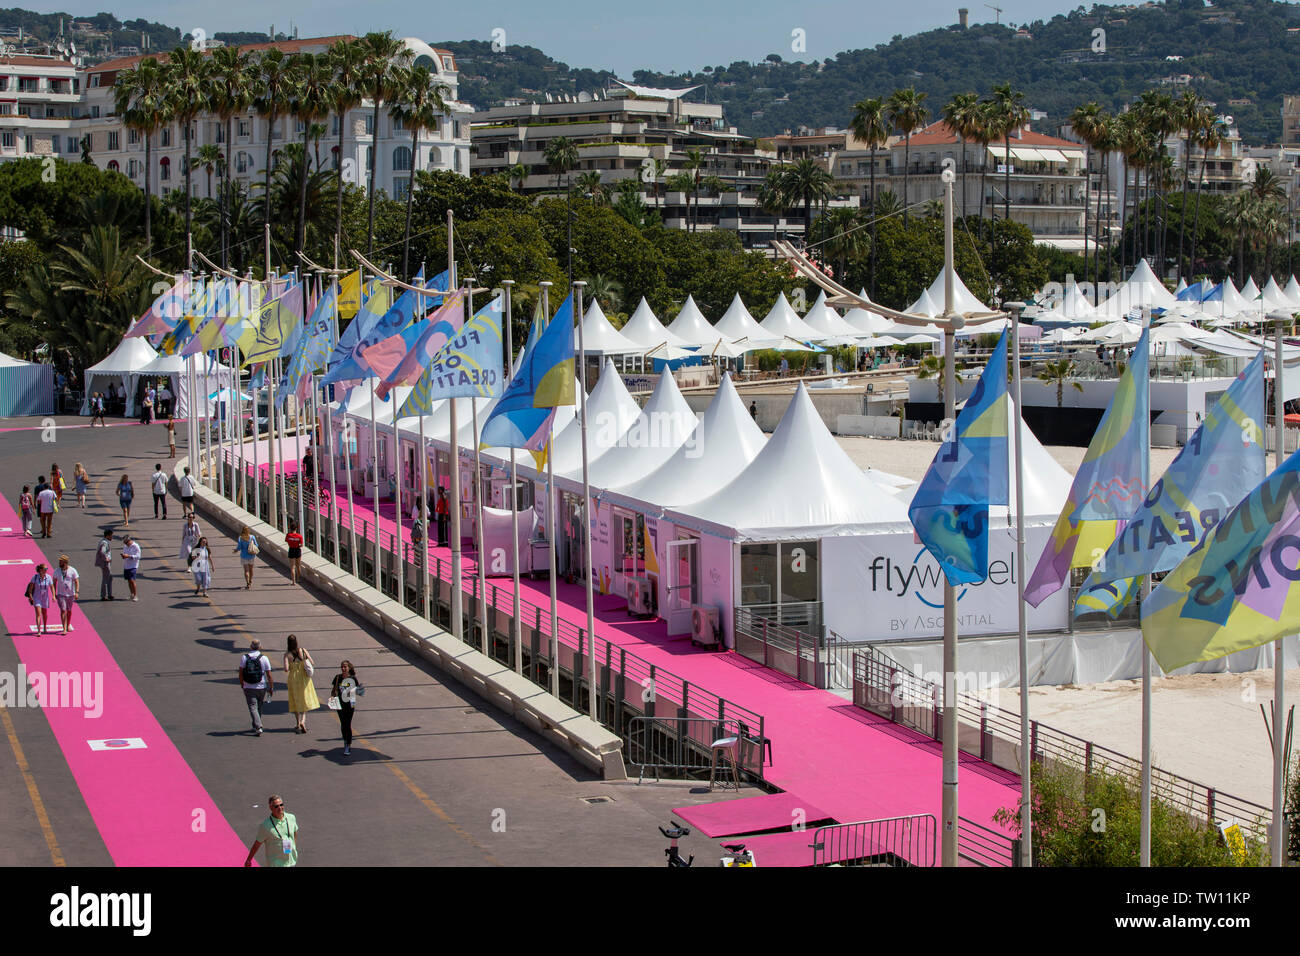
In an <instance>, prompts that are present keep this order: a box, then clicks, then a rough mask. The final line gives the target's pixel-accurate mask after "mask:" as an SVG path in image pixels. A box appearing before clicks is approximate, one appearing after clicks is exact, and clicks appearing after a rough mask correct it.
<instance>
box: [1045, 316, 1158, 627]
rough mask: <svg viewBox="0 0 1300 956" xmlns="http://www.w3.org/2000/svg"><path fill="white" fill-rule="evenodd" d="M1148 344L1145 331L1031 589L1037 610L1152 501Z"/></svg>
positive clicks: (1094, 439)
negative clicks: (1149, 490) (1148, 464)
mask: <svg viewBox="0 0 1300 956" xmlns="http://www.w3.org/2000/svg"><path fill="white" fill-rule="evenodd" d="M1148 341H1149V339H1148V330H1146V329H1143V330H1142V337H1141V338H1140V339H1138V344H1137V347H1136V348H1135V349H1134V350H1133V355H1132V360H1131V361H1130V362H1129V365H1128V367H1127V368H1125V369H1124V374H1123V375H1121V376H1120V379H1119V384H1118V386H1117V387H1116V388H1115V395H1114V397H1113V398H1112V399H1111V402H1110V406H1109V407H1108V408H1107V409H1106V412H1105V414H1104V415H1102V418H1101V424H1099V425H1098V426H1097V432H1096V434H1094V435H1093V436H1092V442H1091V443H1090V444H1089V445H1088V450H1087V452H1085V453H1084V456H1083V463H1082V464H1081V465H1080V466H1079V470H1078V472H1077V473H1076V474H1075V476H1074V483H1073V484H1071V485H1070V493H1069V495H1068V496H1067V497H1066V499H1065V507H1064V508H1062V509H1061V514H1060V517H1058V518H1057V519H1056V525H1055V527H1053V528H1052V533H1051V535H1050V536H1049V537H1048V539H1047V544H1046V546H1045V547H1044V548H1043V554H1042V556H1041V557H1040V558H1039V559H1038V565H1037V566H1036V567H1035V568H1034V573H1033V574H1032V575H1031V576H1030V578H1029V581H1028V583H1027V584H1026V586H1025V600H1026V601H1028V602H1029V603H1030V604H1032V605H1033V606H1034V607H1038V606H1039V605H1040V604H1042V603H1043V601H1045V600H1046V599H1047V598H1048V596H1049V595H1052V594H1054V593H1056V592H1057V591H1059V590H1060V589H1061V586H1062V585H1063V584H1064V583H1065V580H1066V577H1067V576H1068V575H1069V573H1070V569H1071V568H1076V567H1083V568H1086V567H1092V565H1093V564H1094V563H1096V562H1097V561H1098V560H1099V559H1100V558H1101V556H1102V555H1103V554H1105V553H1106V549H1107V548H1108V547H1110V545H1111V543H1112V542H1113V541H1114V540H1115V535H1116V533H1117V532H1118V530H1119V522H1122V521H1125V520H1127V519H1128V518H1131V517H1132V516H1133V513H1134V512H1135V511H1137V509H1138V507H1139V506H1140V505H1141V503H1142V501H1143V499H1145V498H1146V495H1147V481H1148V479H1147V470H1146V459H1147V454H1148V448H1149V447H1150V444H1151V439H1150V433H1151V421H1150V411H1149V409H1150V407H1151V402H1150V399H1149V397H1148V390H1149V388H1150V380H1149V376H1148V373H1147V364H1148V363H1147V356H1148Z"/></svg>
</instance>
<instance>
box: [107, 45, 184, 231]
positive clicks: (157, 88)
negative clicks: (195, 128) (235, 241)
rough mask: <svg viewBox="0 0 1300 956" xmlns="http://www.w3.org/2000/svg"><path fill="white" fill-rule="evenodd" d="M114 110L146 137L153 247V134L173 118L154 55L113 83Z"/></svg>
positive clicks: (147, 222)
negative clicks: (151, 185) (151, 183)
mask: <svg viewBox="0 0 1300 956" xmlns="http://www.w3.org/2000/svg"><path fill="white" fill-rule="evenodd" d="M113 110H114V112H115V113H117V115H118V116H120V117H122V121H123V123H124V124H125V126H126V127H127V129H133V130H135V131H137V132H138V133H140V134H141V135H142V136H143V137H144V195H145V202H144V248H145V253H146V254H148V252H149V251H151V250H152V249H153V220H152V213H153V203H152V202H151V201H150V199H149V197H150V196H151V195H152V190H151V188H150V181H151V176H152V172H153V134H154V133H156V132H157V131H158V130H159V128H160V127H161V126H163V125H164V124H165V123H167V122H168V121H169V117H170V102H169V101H168V99H167V82H166V75H165V71H164V69H163V67H162V65H161V64H160V63H159V62H158V61H157V60H155V59H154V58H153V57H145V58H144V59H143V60H141V61H140V62H139V63H138V64H136V65H135V66H133V67H128V68H127V69H125V70H123V71H122V72H121V73H120V74H119V75H118V78H117V82H116V83H114V84H113Z"/></svg>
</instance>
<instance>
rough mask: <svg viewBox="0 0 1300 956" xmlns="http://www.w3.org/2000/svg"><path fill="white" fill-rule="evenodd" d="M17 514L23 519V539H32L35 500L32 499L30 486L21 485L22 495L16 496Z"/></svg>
mask: <svg viewBox="0 0 1300 956" xmlns="http://www.w3.org/2000/svg"><path fill="white" fill-rule="evenodd" d="M18 513H19V514H20V515H21V516H22V519H23V537H25V538H30V537H33V535H32V519H33V517H34V516H35V515H36V499H35V498H33V497H32V486H31V485H23V493H22V494H20V495H19V496H18Z"/></svg>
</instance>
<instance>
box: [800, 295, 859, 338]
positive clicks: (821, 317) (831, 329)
mask: <svg viewBox="0 0 1300 956" xmlns="http://www.w3.org/2000/svg"><path fill="white" fill-rule="evenodd" d="M803 320H804V322H805V323H807V325H808V326H810V327H811V328H813V329H815V330H816V331H817V332H819V333H821V334H822V335H824V336H825V337H826V341H828V342H834V343H835V344H837V345H856V344H857V340H858V339H859V338H860V337H861V335H862V333H861V332H860V331H859V330H858V329H855V328H854V327H853V326H851V325H849V323H847V322H845V321H844V320H843V319H842V318H840V314H839V313H838V312H836V311H835V310H834V309H832V308H831V307H830V306H829V305H827V304H826V293H825V292H822V294H821V295H819V296H817V301H816V302H814V303H813V305H812V308H811V309H809V310H808V314H807V315H805V316H804V317H803Z"/></svg>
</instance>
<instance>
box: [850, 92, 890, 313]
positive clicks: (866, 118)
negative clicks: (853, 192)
mask: <svg viewBox="0 0 1300 956" xmlns="http://www.w3.org/2000/svg"><path fill="white" fill-rule="evenodd" d="M849 129H850V131H852V133H853V137H854V138H855V139H857V140H858V141H859V142H862V143H865V144H866V146H867V149H868V150H870V151H871V208H873V209H874V208H875V204H876V150H877V149H879V148H880V147H882V146H884V145H885V144H886V143H887V142H889V120H888V119H887V118H886V116H885V103H884V101H883V100H881V99H880V98H879V97H876V98H874V99H867V100H859V101H858V102H857V103H855V104H854V105H853V119H852V120H850V121H849ZM875 296H876V220H875V217H874V216H873V217H872V220H871V297H872V298H873V299H874V298H875Z"/></svg>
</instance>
